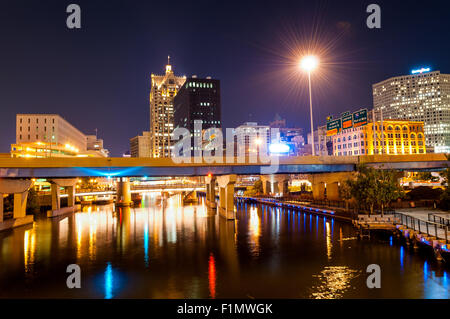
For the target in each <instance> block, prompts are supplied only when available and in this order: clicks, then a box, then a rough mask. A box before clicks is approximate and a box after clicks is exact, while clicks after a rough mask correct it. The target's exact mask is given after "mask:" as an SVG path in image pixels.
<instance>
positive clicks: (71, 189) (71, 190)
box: [66, 186, 75, 207]
mask: <svg viewBox="0 0 450 319" xmlns="http://www.w3.org/2000/svg"><path fill="white" fill-rule="evenodd" d="M66 193H67V206H69V207H72V206H75V186H68V187H67V189H66Z"/></svg>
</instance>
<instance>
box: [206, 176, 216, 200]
mask: <svg viewBox="0 0 450 319" xmlns="http://www.w3.org/2000/svg"><path fill="white" fill-rule="evenodd" d="M205 182H206V205H207V206H208V207H211V208H215V207H216V177H215V176H206V178H205Z"/></svg>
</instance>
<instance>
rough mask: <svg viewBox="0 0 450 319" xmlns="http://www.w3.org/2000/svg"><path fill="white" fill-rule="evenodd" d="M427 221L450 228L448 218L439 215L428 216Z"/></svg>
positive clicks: (430, 214)
mask: <svg viewBox="0 0 450 319" xmlns="http://www.w3.org/2000/svg"><path fill="white" fill-rule="evenodd" d="M428 220H429V221H431V222H434V223H438V224H440V225H443V226H447V227H450V218H446V217H442V216H439V215H436V214H434V213H429V214H428Z"/></svg>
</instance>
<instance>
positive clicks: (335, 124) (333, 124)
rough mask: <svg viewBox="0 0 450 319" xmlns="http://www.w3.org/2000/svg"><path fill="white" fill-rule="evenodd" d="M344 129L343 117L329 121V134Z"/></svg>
mask: <svg viewBox="0 0 450 319" xmlns="http://www.w3.org/2000/svg"><path fill="white" fill-rule="evenodd" d="M341 129H342V125H341V119H337V120H330V121H328V122H327V136H332V135H335V134H337V133H339V132H340V131H341Z"/></svg>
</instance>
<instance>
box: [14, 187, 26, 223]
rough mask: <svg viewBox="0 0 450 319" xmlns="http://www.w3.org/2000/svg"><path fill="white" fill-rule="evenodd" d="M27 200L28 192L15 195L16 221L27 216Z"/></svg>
mask: <svg viewBox="0 0 450 319" xmlns="http://www.w3.org/2000/svg"><path fill="white" fill-rule="evenodd" d="M27 198H28V190H26V191H24V192H23V193H15V194H14V212H13V218H14V219H18V218H24V217H25V216H26V215H27Z"/></svg>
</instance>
